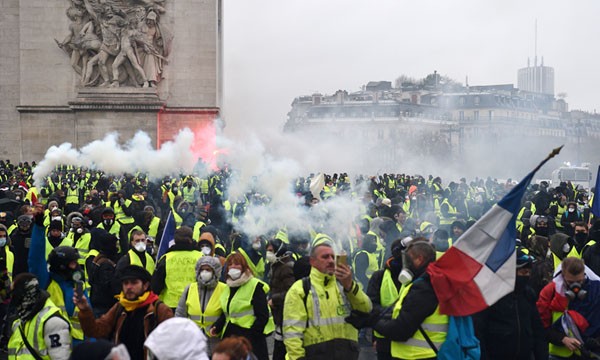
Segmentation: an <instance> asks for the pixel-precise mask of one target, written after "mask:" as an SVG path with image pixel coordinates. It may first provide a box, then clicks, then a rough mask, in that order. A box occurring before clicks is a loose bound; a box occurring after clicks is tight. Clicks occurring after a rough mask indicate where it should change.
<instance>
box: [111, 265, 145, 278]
mask: <svg viewBox="0 0 600 360" xmlns="http://www.w3.org/2000/svg"><path fill="white" fill-rule="evenodd" d="M128 279H140V280H142V281H143V282H150V280H152V275H150V273H149V272H148V271H147V270H146V269H144V268H143V267H141V266H137V265H127V266H125V267H124V268H123V269H122V270H121V276H120V277H119V280H121V281H124V280H128Z"/></svg>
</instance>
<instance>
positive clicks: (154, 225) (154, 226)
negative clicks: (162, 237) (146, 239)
mask: <svg viewBox="0 0 600 360" xmlns="http://www.w3.org/2000/svg"><path fill="white" fill-rule="evenodd" d="M159 226H160V218H159V217H158V216H155V217H153V218H152V221H150V225H149V226H148V236H150V237H152V238H153V239H155V240H156V237H157V236H158V227H159Z"/></svg>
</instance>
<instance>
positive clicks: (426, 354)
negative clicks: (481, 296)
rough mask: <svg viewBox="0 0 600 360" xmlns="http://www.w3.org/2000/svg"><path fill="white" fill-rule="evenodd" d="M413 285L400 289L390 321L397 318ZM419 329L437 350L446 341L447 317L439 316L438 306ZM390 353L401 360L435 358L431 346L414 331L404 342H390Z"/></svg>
mask: <svg viewBox="0 0 600 360" xmlns="http://www.w3.org/2000/svg"><path fill="white" fill-rule="evenodd" d="M413 284H414V283H411V284H409V285H407V286H405V287H404V288H403V289H402V293H401V294H400V299H399V300H398V302H397V303H396V306H395V307H394V311H393V313H392V319H397V318H398V315H399V314H400V310H401V309H402V303H403V302H404V298H405V297H406V295H407V294H408V292H409V291H410V289H411V287H412V285H413ZM421 327H422V328H423V331H425V333H426V334H427V336H429V339H431V342H433V344H434V345H435V347H436V348H438V349H439V348H440V346H442V344H443V343H444V341H445V340H446V334H447V332H448V316H447V315H442V314H440V307H439V305H438V306H436V308H435V311H434V312H433V314H431V315H429V316H428V317H427V318H426V319H425V320H424V321H423V323H422V324H421ZM391 353H392V356H393V357H399V358H402V359H426V358H435V356H436V354H435V352H434V351H433V349H432V348H431V346H429V343H428V342H427V340H425V337H424V336H423V334H421V332H420V331H419V330H417V331H415V333H414V334H413V335H412V337H411V338H410V339H408V340H406V341H403V342H400V341H392V346H391Z"/></svg>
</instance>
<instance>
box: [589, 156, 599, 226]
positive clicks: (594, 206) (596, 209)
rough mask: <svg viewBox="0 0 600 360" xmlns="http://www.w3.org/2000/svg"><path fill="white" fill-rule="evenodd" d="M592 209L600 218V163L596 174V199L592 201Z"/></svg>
mask: <svg viewBox="0 0 600 360" xmlns="http://www.w3.org/2000/svg"><path fill="white" fill-rule="evenodd" d="M591 211H592V214H594V216H595V217H596V218H600V165H599V166H598V173H597V174H596V188H595V189H594V200H593V201H592V209H591Z"/></svg>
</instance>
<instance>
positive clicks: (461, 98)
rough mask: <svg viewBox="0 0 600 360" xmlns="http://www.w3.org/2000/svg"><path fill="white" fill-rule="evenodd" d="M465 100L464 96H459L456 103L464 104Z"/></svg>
mask: <svg viewBox="0 0 600 360" xmlns="http://www.w3.org/2000/svg"><path fill="white" fill-rule="evenodd" d="M466 102H467V100H466V99H465V97H464V96H461V97H460V99H458V104H459V105H460V106H465V103H466Z"/></svg>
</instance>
